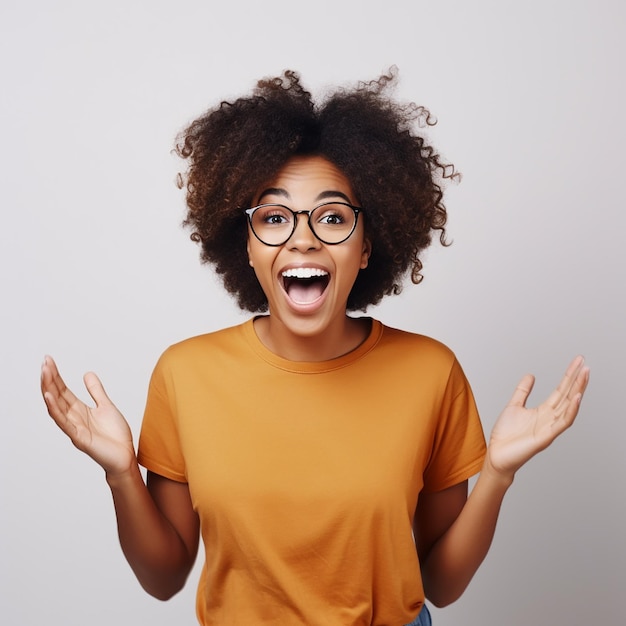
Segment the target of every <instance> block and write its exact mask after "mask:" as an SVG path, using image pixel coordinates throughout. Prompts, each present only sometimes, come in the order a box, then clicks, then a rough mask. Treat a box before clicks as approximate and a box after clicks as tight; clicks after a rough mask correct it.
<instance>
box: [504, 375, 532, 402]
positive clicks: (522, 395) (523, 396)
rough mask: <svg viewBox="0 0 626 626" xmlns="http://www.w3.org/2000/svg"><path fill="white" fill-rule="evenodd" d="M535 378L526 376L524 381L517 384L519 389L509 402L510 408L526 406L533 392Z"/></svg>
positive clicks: (516, 389)
mask: <svg viewBox="0 0 626 626" xmlns="http://www.w3.org/2000/svg"><path fill="white" fill-rule="evenodd" d="M534 384H535V377H534V376H533V375H532V374H526V375H525V376H524V377H523V378H522V380H520V381H519V383H517V387H516V388H515V391H514V392H513V395H512V396H511V399H510V400H509V406H526V400H528V396H529V395H530V392H531V391H532V390H533V386H534Z"/></svg>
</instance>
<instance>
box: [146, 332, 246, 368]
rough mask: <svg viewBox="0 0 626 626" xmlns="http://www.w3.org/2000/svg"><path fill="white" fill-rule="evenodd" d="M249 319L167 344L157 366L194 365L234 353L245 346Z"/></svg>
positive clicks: (213, 360)
mask: <svg viewBox="0 0 626 626" xmlns="http://www.w3.org/2000/svg"><path fill="white" fill-rule="evenodd" d="M248 324H251V321H248V322H244V323H243V324H238V325H237V326H230V327H228V328H222V329H220V330H216V331H213V332H210V333H204V334H202V335H196V336H194V337H189V338H187V339H183V340H182V341H179V342H177V343H174V344H172V345H171V346H169V347H168V348H167V349H166V350H165V351H164V352H163V353H162V354H161V356H160V358H159V361H158V363H157V368H159V367H160V368H163V367H165V368H171V367H179V366H180V365H182V364H187V365H195V364H198V361H204V360H207V359H210V360H211V361H212V362H215V360H216V358H218V357H219V355H220V354H222V355H231V356H233V355H236V354H238V353H240V352H241V351H242V350H243V349H245V347H246V345H247V344H246V341H245V328H246V326H247V325H248Z"/></svg>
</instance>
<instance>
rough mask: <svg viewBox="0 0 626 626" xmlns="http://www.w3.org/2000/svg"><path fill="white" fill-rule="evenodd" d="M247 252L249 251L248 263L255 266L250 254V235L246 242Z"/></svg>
mask: <svg viewBox="0 0 626 626" xmlns="http://www.w3.org/2000/svg"><path fill="white" fill-rule="evenodd" d="M246 252H247V253H248V264H249V265H250V267H254V263H253V262H252V257H251V256H250V237H248V241H247V242H246Z"/></svg>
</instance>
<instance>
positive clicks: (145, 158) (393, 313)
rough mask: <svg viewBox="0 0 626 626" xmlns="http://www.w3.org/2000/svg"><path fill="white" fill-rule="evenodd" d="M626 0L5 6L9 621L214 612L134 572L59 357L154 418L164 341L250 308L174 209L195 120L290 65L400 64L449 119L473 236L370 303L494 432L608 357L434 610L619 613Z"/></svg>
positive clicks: (3, 329) (1, 81)
mask: <svg viewBox="0 0 626 626" xmlns="http://www.w3.org/2000/svg"><path fill="white" fill-rule="evenodd" d="M624 6H625V5H624V4H623V3H622V2H621V1H618V0H615V1H607V0H598V1H595V2H591V1H587V2H583V1H580V0H571V1H566V0H563V1H554V0H553V1H550V0H547V1H542V2H538V1H526V2H507V1H495V0H494V1H493V2H488V1H479V2H471V1H466V2H462V1H456V2H455V1H450V0H449V1H447V2H429V3H425V2H421V1H413V2H409V1H407V0H386V1H385V2H374V1H368V0H359V1H356V0H348V1H342V0H333V1H329V0H318V1H317V2H312V3H298V2H287V1H283V0H265V1H264V2H253V1H243V2H241V1H240V2H232V3H217V2H208V1H207V2H201V1H199V0H196V1H193V2H192V1H188V0H177V2H166V1H165V0H152V1H148V0H123V1H122V0H108V1H107V2H98V1H94V2H81V1H78V0H76V1H70V0H58V1H53V0H52V1H43V0H34V1H31V2H28V1H25V2H21V3H17V2H3V3H2V5H1V7H0V124H1V129H0V130H1V134H0V138H1V142H2V143H1V148H0V149H1V151H2V152H1V159H2V164H1V165H2V166H1V167H0V206H1V210H2V223H1V228H0V272H1V283H0V284H1V296H0V297H1V302H2V304H1V307H0V316H1V317H0V333H1V345H0V348H1V349H0V360H1V361H0V367H1V371H0V385H1V389H0V392H1V393H0V398H1V399H2V432H1V434H0V464H1V465H0V487H1V494H0V531H1V532H0V550H1V552H0V576H1V580H0V583H1V584H0V615H1V616H2V617H1V620H2V623H4V624H11V625H30V624H43V623H45V624H63V625H64V626H74V625H75V626H83V625H84V624H90V625H91V626H105V625H110V624H119V625H131V624H151V625H153V626H159V625H171V624H182V625H185V624H189V625H192V624H194V623H195V616H194V595H195V586H196V582H197V572H198V570H197V569H196V570H195V571H194V573H193V574H192V576H191V578H190V580H189V583H188V585H187V587H186V589H185V590H184V591H183V592H182V593H181V594H179V595H178V596H176V597H175V598H174V599H173V600H171V601H169V602H167V603H162V602H159V601H157V600H154V599H152V598H150V597H149V596H148V595H146V594H145V593H144V592H143V591H142V589H141V588H140V587H139V585H138V584H137V582H136V581H135V579H134V577H133V575H132V573H131V571H130V568H129V567H128V566H127V564H126V562H125V560H124V558H123V556H122V554H121V551H120V549H119V546H118V541H117V535H116V528H115V517H114V513H113V508H112V506H111V502H110V494H109V492H108V489H107V487H106V484H105V481H104V476H103V473H102V471H101V470H100V468H99V467H97V466H96V465H95V464H94V463H93V462H91V461H90V459H88V458H87V457H85V456H84V455H82V454H80V453H79V452H77V451H76V450H75V449H74V448H73V447H72V445H71V443H70V442H69V441H68V440H67V439H66V438H65V437H64V436H63V435H62V433H61V432H60V431H58V429H57V428H56V426H55V425H54V424H53V422H52V421H51V420H50V419H49V418H48V416H47V414H46V411H45V408H44V404H43V402H42V400H41V397H40V395H39V369H40V363H41V360H42V357H43V355H44V354H46V353H49V354H52V355H54V357H55V358H56V359H57V361H58V363H59V367H60V368H61V370H62V373H63V374H64V376H65V378H66V380H67V381H68V384H69V385H70V386H71V387H72V388H73V389H74V390H75V391H76V392H78V393H79V395H80V396H81V397H82V398H83V399H87V394H86V393H85V392H84V389H83V387H82V379H81V377H82V374H83V373H84V372H85V371H87V370H94V371H96V372H97V373H98V374H99V375H100V376H101V378H102V379H103V381H104V383H105V387H106V389H107V390H108V392H109V394H110V396H111V397H112V398H113V400H114V401H115V402H116V404H117V405H118V406H119V407H120V409H121V410H122V411H123V412H124V414H125V415H126V416H127V418H128V420H129V422H130V424H131V427H132V429H133V432H134V433H135V435H138V432H139V427H140V423H141V417H142V410H143V404H144V401H145V394H146V389H147V383H148V379H149V376H150V373H151V370H152V367H153V366H154V363H155V361H156V359H157V357H158V356H159V354H160V353H161V352H162V351H163V350H164V349H165V348H166V347H167V346H168V345H169V344H171V343H173V342H175V341H178V340H180V339H183V338H185V337H188V336H191V335H194V334H198V333H202V332H207V331H211V330H214V329H217V328H220V327H223V326H226V325H231V324H235V323H238V322H240V321H242V320H243V319H245V318H246V317H247V315H244V314H241V313H240V312H238V311H237V309H236V306H235V305H234V304H233V302H232V301H231V300H230V299H229V298H228V296H226V295H225V294H224V293H223V290H222V288H221V286H220V285H219V283H218V281H217V280H216V279H215V278H214V277H213V274H212V271H211V269H210V268H209V267H206V266H202V265H201V264H200V263H199V261H198V249H197V248H196V246H195V245H194V244H193V243H192V242H190V241H189V238H188V235H189V233H188V232H186V231H185V230H184V229H182V228H181V226H180V222H181V220H182V218H183V212H184V196H183V193H182V192H180V191H179V190H178V189H177V188H176V186H175V176H176V173H177V172H178V171H179V170H180V169H181V167H182V164H181V162H180V161H179V160H178V159H177V158H176V157H175V156H174V155H172V153H171V149H172V146H173V142H174V138H175V136H176V134H177V132H178V131H180V130H181V129H182V127H183V126H184V125H185V124H186V123H188V122H189V121H190V120H192V119H193V118H194V117H195V116H197V115H198V114H200V113H202V112H203V111H204V110H205V109H206V108H208V107H209V106H213V105H215V104H216V103H218V102H219V101H220V100H222V99H229V98H234V97H237V96H238V95H241V94H244V93H247V92H249V91H250V89H251V88H252V87H253V86H254V83H255V81H256V80H257V79H259V78H261V77H264V76H268V75H276V74H278V73H280V72H281V71H282V70H283V69H285V68H292V69H295V70H297V71H299V72H300V73H301V75H302V78H303V82H304V83H305V85H306V86H308V87H309V88H310V89H311V90H312V91H313V92H314V93H315V94H316V95H318V96H320V97H323V94H324V93H325V91H326V90H327V89H328V88H330V87H333V86H336V85H344V84H354V83H355V82H357V81H359V80H369V79H372V78H376V77H377V76H378V75H379V74H380V73H381V72H383V71H385V70H386V69H387V68H388V67H389V66H391V65H392V64H396V65H397V66H398V68H399V75H400V82H399V86H398V88H397V90H396V96H397V97H398V99H400V100H403V101H416V102H417V103H418V104H421V105H425V106H427V107H428V108H429V109H430V110H431V111H432V113H433V114H434V115H435V116H436V117H437V118H438V120H439V123H438V125H437V126H435V127H434V128H432V129H429V130H428V136H429V138H430V139H431V140H432V141H433V143H434V144H435V145H436V146H437V147H438V149H439V150H440V151H441V153H442V154H443V156H444V157H445V158H446V159H447V160H449V161H452V162H454V163H455V164H456V165H457V167H458V168H459V169H460V170H461V171H462V173H463V180H462V182H461V183H460V184H459V185H452V186H450V187H449V188H448V190H447V206H448V209H449V212H450V221H449V232H450V236H451V238H452V239H453V240H454V243H453V245H452V246H451V247H450V248H447V249H443V248H441V247H440V246H437V245H434V246H433V247H432V249H431V250H430V251H429V252H428V254H427V256H426V263H425V272H424V273H425V280H424V282H423V284H422V285H420V286H418V287H413V286H411V285H409V286H407V287H406V289H405V290H404V292H403V294H402V295H401V296H399V297H395V298H390V299H388V300H387V301H385V302H384V303H383V304H382V305H381V306H379V307H377V308H373V309H371V310H370V312H369V313H370V314H371V315H374V316H376V317H378V318H380V319H382V320H383V321H384V322H386V323H388V324H390V325H394V326H399V327H402V328H406V329H408V330H412V331H416V332H421V333H425V334H428V335H432V336H435V337H437V338H438V339H440V340H442V341H444V342H445V343H447V344H448V345H449V346H450V347H452V349H453V350H454V351H455V352H456V353H457V355H458V357H459V359H460V361H461V363H462V364H463V366H464V369H465V370H466V373H467V375H468V377H469V379H470V381H471V383H472V385H473V387H474V390H475V394H476V398H477V401H478V405H479V409H480V411H481V414H482V416H483V421H484V426H485V431H486V432H487V433H489V431H490V429H491V426H492V425H493V422H494V420H495V419H496V417H497V415H498V413H499V411H500V410H501V408H502V407H503V406H504V404H505V403H506V401H507V399H508V397H509V396H510V394H511V392H512V390H513V388H514V387H515V384H516V382H517V381H518V379H519V378H520V377H521V376H522V375H523V374H524V373H525V372H533V373H535V374H536V375H537V385H536V390H535V392H534V393H533V396H532V402H533V403H538V402H539V401H540V400H541V399H543V398H544V397H545V396H546V395H547V393H549V391H550V389H551V388H552V386H553V385H554V384H556V382H557V381H558V380H559V378H560V376H561V374H562V372H563V370H564V368H565V366H566V364H567V363H568V362H569V360H570V359H571V358H572V357H573V356H574V355H575V354H577V353H583V354H584V355H585V356H586V358H587V361H588V363H589V365H590V366H591V368H592V381H591V386H590V388H589V391H588V394H587V397H586V398H585V401H584V404H583V406H582V410H581V414H580V416H579V419H578V421H577V422H576V424H575V425H574V427H573V428H572V429H571V430H570V431H568V432H567V433H566V434H565V435H564V436H563V437H562V438H561V439H559V440H558V441H557V442H556V443H555V445H554V446H553V447H552V448H551V449H550V450H548V451H546V452H544V453H542V454H541V455H539V456H538V457H537V458H536V459H534V460H533V462H531V463H530V464H529V465H528V466H527V467H525V468H524V469H523V470H522V471H521V472H520V473H519V475H518V476H517V478H516V481H515V484H514V486H513V488H512V489H511V491H510V493H509V494H508V496H507V498H506V500H505V504H504V508H503V511H502V514H501V518H500V522H499V528H498V531H497V534H496V538H495V541H494V543H493V546H492V549H491V552H490V554H489V556H488V557H487V559H486V561H485V563H484V564H483V566H482V568H481V569H480V571H479V573H478V574H477V575H476V577H475V579H474V580H473V582H472V584H471V585H470V587H469V589H468V590H467V592H466V593H465V595H464V596H463V598H462V599H461V600H459V601H458V602H457V603H455V604H454V605H452V606H451V607H448V608H445V609H442V610H435V611H434V612H433V615H434V622H435V625H436V626H453V625H458V624H465V625H469V626H479V625H480V626H483V625H487V626H503V625H504V626H522V625H525V624H529V623H532V624H537V625H555V624H556V625H561V624H563V625H565V624H567V625H568V626H583V625H587V624H615V625H617V624H623V584H624V580H626V571H625V570H626V554H625V553H626V545H625V543H626V542H625V541H624V534H623V529H624V528H625V527H626V513H625V506H624V505H625V497H624V483H625V478H626V467H625V460H624V459H625V456H626V455H625V454H624V445H625V440H626V437H625V434H626V428H625V426H624V401H623V398H624V391H623V390H624V385H625V381H624V379H625V368H624V354H625V352H626V330H625V319H626V315H625V314H626V306H625V302H624V300H625V281H624V276H623V273H624V266H625V264H626V254H625V252H624V243H623V240H624V232H625V230H626V228H625V227H626V219H625V217H624V199H623V197H624V166H625V161H626V159H625V158H624V146H625V144H626V122H625V120H624V111H625V105H626V99H625V97H624V74H625V59H626V44H625V43H624V42H625V41H626V28H625V25H626V9H625V8H624ZM406 384H407V385H410V384H411V372H407V381H406ZM242 388H243V387H242ZM381 393H384V390H381Z"/></svg>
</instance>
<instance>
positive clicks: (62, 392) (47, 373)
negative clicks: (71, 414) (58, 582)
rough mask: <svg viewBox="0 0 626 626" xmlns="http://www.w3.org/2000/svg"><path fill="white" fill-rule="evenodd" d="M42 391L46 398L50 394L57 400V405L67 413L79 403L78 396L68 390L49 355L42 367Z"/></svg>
mask: <svg viewBox="0 0 626 626" xmlns="http://www.w3.org/2000/svg"><path fill="white" fill-rule="evenodd" d="M41 391H42V393H43V394H44V397H45V395H46V394H50V395H51V397H53V398H54V400H55V405H57V406H58V407H59V410H61V411H63V412H65V413H67V412H68V411H69V410H70V407H71V406H72V405H73V404H74V403H75V402H77V398H76V396H75V395H74V394H73V393H72V392H71V391H70V390H69V389H68V387H67V385H66V384H65V381H64V380H63V378H61V375H60V374H59V370H58V369H57V366H56V363H55V362H54V359H53V358H52V357H50V356H47V355H46V356H45V357H44V362H43V365H42V367H41Z"/></svg>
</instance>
